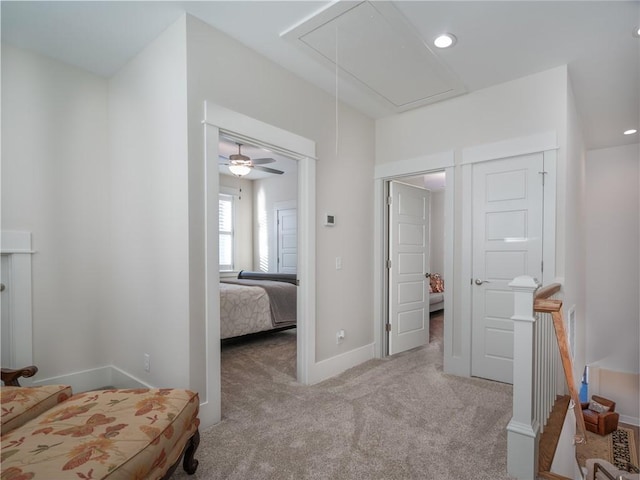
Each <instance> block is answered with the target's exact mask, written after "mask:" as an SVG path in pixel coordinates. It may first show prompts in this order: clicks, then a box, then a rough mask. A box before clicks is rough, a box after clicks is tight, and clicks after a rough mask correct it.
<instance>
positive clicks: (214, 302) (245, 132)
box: [192, 102, 316, 425]
mask: <svg viewBox="0 0 640 480" xmlns="http://www.w3.org/2000/svg"><path fill="white" fill-rule="evenodd" d="M204 112H205V115H204V119H203V122H202V123H203V125H204V152H205V154H204V158H203V161H204V165H203V167H204V170H203V171H204V185H203V186H204V211H203V214H204V215H203V221H204V249H203V255H204V257H203V260H204V261H203V264H204V272H203V273H204V279H205V284H204V289H203V291H202V297H201V298H202V301H203V304H204V315H205V332H204V333H205V339H204V342H203V345H202V344H198V347H197V348H194V349H193V353H192V355H193V357H194V358H196V357H197V356H198V355H199V354H200V352H202V355H203V358H205V361H206V369H205V370H206V373H205V375H204V380H205V389H206V392H203V391H202V390H203V389H200V392H201V393H205V394H204V395H201V400H202V402H201V404H200V412H201V421H202V422H203V424H205V425H211V424H214V423H216V422H218V421H220V419H221V418H222V412H221V375H220V250H219V236H220V232H219V193H220V182H219V179H220V172H219V168H218V163H219V142H220V135H224V136H226V137H229V138H232V139H234V140H239V141H241V142H243V143H247V144H250V145H255V146H257V147H262V148H266V149H268V150H269V151H271V152H274V153H278V154H282V155H284V156H287V157H289V158H292V159H295V160H296V162H297V168H298V171H297V185H298V198H297V227H298V239H297V240H298V241H297V253H298V258H297V275H296V283H297V306H296V316H297V338H296V349H297V351H296V379H297V381H298V382H299V383H302V384H307V383H309V379H310V377H311V372H310V370H311V369H312V368H313V367H314V365H315V309H316V307H315V261H316V260H315V218H316V215H315V158H316V157H315V149H316V146H315V142H314V141H312V140H309V139H306V138H304V137H301V136H299V135H296V134H294V133H291V132H288V131H286V130H283V129H280V128H278V127H275V126H273V125H269V124H267V123H264V122H261V121H259V120H256V119H253V118H250V117H247V116H246V115H243V114H240V113H237V112H234V111H232V110H228V109H226V108H224V107H221V106H219V105H216V104H213V103H209V102H205V103H204ZM194 321H197V318H196V319H194ZM203 397H204V398H203Z"/></svg>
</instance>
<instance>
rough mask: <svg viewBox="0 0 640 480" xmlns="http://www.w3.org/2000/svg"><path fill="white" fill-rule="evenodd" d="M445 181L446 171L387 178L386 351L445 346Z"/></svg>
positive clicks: (385, 185)
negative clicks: (436, 343)
mask: <svg viewBox="0 0 640 480" xmlns="http://www.w3.org/2000/svg"><path fill="white" fill-rule="evenodd" d="M446 186H447V182H446V173H445V171H436V172H427V173H423V174H411V175H407V176H402V177H396V178H394V179H387V180H385V184H384V187H385V198H386V200H385V202H384V203H385V209H384V225H385V228H384V231H385V240H384V241H385V251H386V261H385V267H386V268H385V288H384V291H385V295H384V297H385V304H386V305H385V306H386V308H385V312H384V313H385V328H384V334H383V342H384V350H383V354H384V355H393V354H396V353H400V352H402V351H405V350H409V349H412V348H415V347H419V346H424V345H428V344H429V343H430V340H433V341H434V342H438V343H439V346H440V349H441V351H443V341H444V338H443V337H444V325H443V324H444V317H445V310H444V307H445V300H444V296H445V292H444V278H445V274H444V271H445V268H444V264H445V243H444V242H445V212H444V211H445V193H446ZM431 317H433V322H432V321H431ZM432 323H433V324H432ZM432 335H433V338H431V337H432Z"/></svg>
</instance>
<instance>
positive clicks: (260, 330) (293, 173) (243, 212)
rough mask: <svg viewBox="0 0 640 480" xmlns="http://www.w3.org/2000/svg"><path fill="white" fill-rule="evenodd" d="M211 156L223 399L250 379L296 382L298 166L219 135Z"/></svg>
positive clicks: (255, 382) (251, 382)
mask: <svg viewBox="0 0 640 480" xmlns="http://www.w3.org/2000/svg"><path fill="white" fill-rule="evenodd" d="M238 151H241V152H242V153H241V155H242V156H241V157H239V155H240V154H237V152H238ZM218 152H219V173H220V177H219V183H220V193H219V195H220V207H219V223H220V226H219V235H220V237H219V248H220V253H219V257H220V338H221V341H222V344H221V376H222V391H223V394H224V395H225V396H224V397H223V398H226V397H233V393H232V392H235V390H236V389H237V386H238V385H240V384H241V383H243V384H244V387H243V388H244V389H245V390H246V388H252V387H253V388H259V387H258V386H257V385H258V383H259V382H258V377H263V376H264V377H265V378H262V379H261V380H260V381H261V382H264V383H268V382H269V381H271V380H274V381H275V378H276V377H278V378H279V377H281V376H282V377H286V379H287V381H289V382H291V381H296V370H297V368H296V367H297V365H296V358H297V355H296V354H297V335H296V333H297V328H296V321H297V318H296V314H297V309H296V304H297V286H296V281H295V280H296V279H297V273H298V272H297V263H298V262H297V260H298V259H297V237H298V235H297V231H298V226H297V208H296V206H297V199H298V175H297V174H298V166H297V161H296V160H294V159H292V158H290V157H287V156H286V155H283V154H281V153H278V152H274V151H271V150H268V149H266V148H264V147H258V146H256V145H253V144H251V143H249V142H248V141H247V140H246V139H245V140H242V139H238V138H234V137H233V136H232V135H229V134H225V135H223V134H221V135H220V137H219V144H218ZM240 162H241V163H242V165H243V166H247V165H250V167H248V168H249V170H247V171H242V172H240V173H241V175H238V174H237V173H234V171H233V170H234V167H235V166H237V165H238V163H240ZM273 371H277V372H279V373H278V375H276V376H275V377H274V376H272V375H271V373H270V372H273ZM242 378H245V379H246V381H244V382H242V381H241V379H242ZM243 394H246V392H244V393H243ZM236 395H237V392H236Z"/></svg>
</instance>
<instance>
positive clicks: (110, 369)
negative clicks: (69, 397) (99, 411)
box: [20, 365, 152, 393]
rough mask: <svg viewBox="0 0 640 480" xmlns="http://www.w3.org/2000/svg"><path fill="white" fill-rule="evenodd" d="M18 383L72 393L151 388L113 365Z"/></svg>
mask: <svg viewBox="0 0 640 480" xmlns="http://www.w3.org/2000/svg"><path fill="white" fill-rule="evenodd" d="M20 383H21V384H22V385H25V386H29V385H32V386H38V385H70V386H71V388H72V390H73V393H80V392H87V391H91V390H97V389H100V388H104V387H106V386H113V387H116V388H152V387H151V385H148V384H146V383H144V382H143V381H141V380H139V379H137V378H135V377H133V376H132V375H129V374H128V373H126V372H124V371H123V370H120V369H119V368H117V367H114V366H113V365H107V366H105V367H98V368H93V369H90V370H83V371H81V372H74V373H69V374H66V375H60V376H57V377H49V378H45V379H38V380H35V381H28V379H24V380H23V379H21V380H20Z"/></svg>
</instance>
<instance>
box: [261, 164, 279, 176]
mask: <svg viewBox="0 0 640 480" xmlns="http://www.w3.org/2000/svg"><path fill="white" fill-rule="evenodd" d="M253 168H255V169H256V170H262V171H263V172H267V173H275V174H276V175H282V174H283V173H284V172H283V171H282V170H276V169H275V168H269V167H261V166H259V165H254V166H253Z"/></svg>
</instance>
